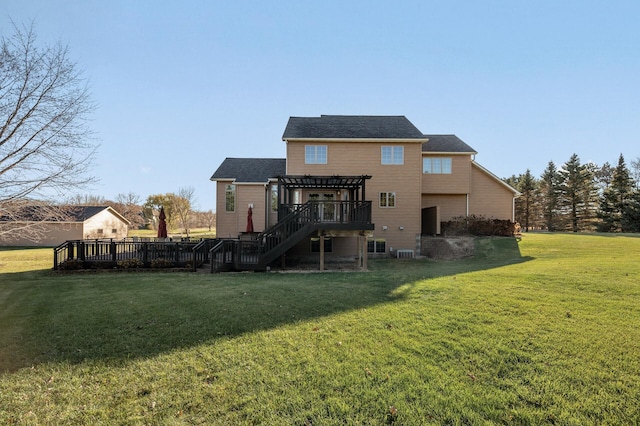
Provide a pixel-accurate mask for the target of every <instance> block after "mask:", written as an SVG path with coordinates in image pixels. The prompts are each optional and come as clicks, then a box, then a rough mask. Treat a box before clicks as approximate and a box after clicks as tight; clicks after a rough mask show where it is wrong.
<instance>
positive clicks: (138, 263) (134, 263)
mask: <svg viewBox="0 0 640 426" xmlns="http://www.w3.org/2000/svg"><path fill="white" fill-rule="evenodd" d="M143 266H144V262H142V260H140V259H138V258H137V257H134V258H131V259H125V260H121V261H119V262H118V268H121V269H135V268H142V267H143Z"/></svg>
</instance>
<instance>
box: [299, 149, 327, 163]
mask: <svg viewBox="0 0 640 426" xmlns="http://www.w3.org/2000/svg"><path fill="white" fill-rule="evenodd" d="M304 163H305V164H327V146H326V145H306V146H305V147H304Z"/></svg>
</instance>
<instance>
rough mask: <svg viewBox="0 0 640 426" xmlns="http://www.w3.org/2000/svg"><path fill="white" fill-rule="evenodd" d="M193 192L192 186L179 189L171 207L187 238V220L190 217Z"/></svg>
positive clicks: (193, 198)
mask: <svg viewBox="0 0 640 426" xmlns="http://www.w3.org/2000/svg"><path fill="white" fill-rule="evenodd" d="M194 192H195V190H194V189H193V187H192V186H187V187H184V188H180V189H179V190H178V194H177V196H176V198H175V201H174V205H173V207H174V211H175V213H176V214H177V215H178V219H179V220H180V225H181V227H182V229H184V231H185V233H186V234H187V237H188V236H189V218H190V216H191V209H192V207H193V203H194V202H195V197H194Z"/></svg>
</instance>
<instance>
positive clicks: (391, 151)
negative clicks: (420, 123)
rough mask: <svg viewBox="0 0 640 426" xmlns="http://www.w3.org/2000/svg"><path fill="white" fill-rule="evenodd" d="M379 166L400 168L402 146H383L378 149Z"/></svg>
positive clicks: (401, 163) (402, 158) (402, 160)
mask: <svg viewBox="0 0 640 426" xmlns="http://www.w3.org/2000/svg"><path fill="white" fill-rule="evenodd" d="M380 164H383V165H385V166H387V165H391V166H401V165H403V164H404V146H402V145H400V146H397V145H396V146H394V145H383V146H382V147H380Z"/></svg>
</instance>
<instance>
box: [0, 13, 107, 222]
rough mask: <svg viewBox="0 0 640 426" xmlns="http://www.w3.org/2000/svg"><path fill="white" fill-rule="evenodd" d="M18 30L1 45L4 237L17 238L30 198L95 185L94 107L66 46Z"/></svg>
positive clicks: (0, 202) (0, 210) (1, 213)
mask: <svg viewBox="0 0 640 426" xmlns="http://www.w3.org/2000/svg"><path fill="white" fill-rule="evenodd" d="M12 24H13V35H12V36H10V37H5V36H2V38H1V40H0V218H2V222H4V226H2V225H1V224H0V235H2V234H7V233H11V232H16V231H14V230H12V229H16V227H12V226H10V224H8V223H9V222H11V221H13V220H15V218H16V214H18V212H19V211H20V209H21V208H23V207H24V205H25V203H28V200H30V199H31V200H33V199H46V198H47V197H50V196H53V195H61V194H65V193H68V191H69V190H70V189H78V188H82V187H84V186H86V185H87V184H88V183H90V182H91V181H92V180H93V179H92V178H91V177H90V174H89V173H88V172H89V167H90V165H91V160H92V158H93V155H94V152H95V149H96V147H95V145H94V143H93V142H94V141H93V139H92V132H91V130H90V128H89V126H88V118H89V114H90V113H91V112H92V111H93V110H94V108H95V106H94V103H93V102H92V101H91V99H90V96H89V91H88V87H87V83H86V80H85V79H84V78H83V77H82V73H81V72H80V71H79V70H78V69H77V65H76V64H75V63H74V62H73V61H72V60H71V59H70V58H69V53H68V48H67V47H66V46H64V45H61V44H54V45H51V46H49V45H39V44H38V43H37V38H36V34H35V31H34V26H33V24H31V25H30V26H28V27H25V26H22V27H20V26H18V25H16V24H15V23H13V22H12ZM16 209H18V210H16ZM7 225H8V226H7ZM17 229H18V230H19V232H20V233H22V234H23V235H25V232H26V231H25V230H24V229H21V228H17Z"/></svg>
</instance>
